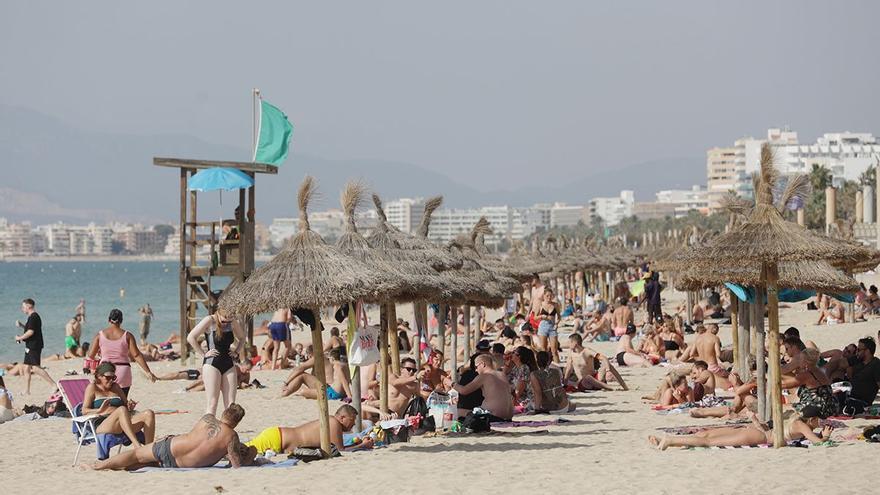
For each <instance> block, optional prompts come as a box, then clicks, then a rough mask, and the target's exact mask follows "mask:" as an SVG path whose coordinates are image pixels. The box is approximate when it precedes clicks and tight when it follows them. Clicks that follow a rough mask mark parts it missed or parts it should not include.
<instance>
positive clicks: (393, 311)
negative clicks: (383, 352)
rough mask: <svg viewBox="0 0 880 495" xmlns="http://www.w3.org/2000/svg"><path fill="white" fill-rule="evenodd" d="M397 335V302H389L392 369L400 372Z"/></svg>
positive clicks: (389, 338) (396, 372) (396, 373)
mask: <svg viewBox="0 0 880 495" xmlns="http://www.w3.org/2000/svg"><path fill="white" fill-rule="evenodd" d="M398 340H399V339H398V335H397V304H395V303H393V302H390V303H388V347H390V348H391V371H393V372H394V374H395V375H399V374H400V342H398Z"/></svg>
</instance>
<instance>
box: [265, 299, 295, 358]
mask: <svg viewBox="0 0 880 495" xmlns="http://www.w3.org/2000/svg"><path fill="white" fill-rule="evenodd" d="M291 321H292V319H291V315H290V309H288V308H281V309H278V310H276V311H275V312H274V313H272V321H271V322H270V323H269V338H271V339H272V343H273V344H274V347H273V348H272V361H271V362H270V363H269V369H270V370H274V369H275V366H276V365H277V363H278V354H279V351H280V350H281V344H282V343H284V354H281V357H287V356H289V355H290V330H289V329H288V328H287V324H288V323H290V322H291Z"/></svg>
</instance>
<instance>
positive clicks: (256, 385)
mask: <svg viewBox="0 0 880 495" xmlns="http://www.w3.org/2000/svg"><path fill="white" fill-rule="evenodd" d="M251 385H252V386H253V387H254V388H266V386H265V385H263V384H262V383H260V381H259V380H257V379H256V378H254V379H253V381H251Z"/></svg>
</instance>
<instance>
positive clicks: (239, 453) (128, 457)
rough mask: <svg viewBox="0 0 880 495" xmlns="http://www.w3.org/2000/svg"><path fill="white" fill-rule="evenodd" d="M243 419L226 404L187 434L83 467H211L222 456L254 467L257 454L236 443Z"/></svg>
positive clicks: (235, 463) (234, 407)
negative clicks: (222, 408)
mask: <svg viewBox="0 0 880 495" xmlns="http://www.w3.org/2000/svg"><path fill="white" fill-rule="evenodd" d="M243 417H244V409H242V407H241V406H240V405H238V404H235V403H232V404H229V407H227V408H226V410H225V411H223V415H221V416H220V419H219V420H218V419H217V418H216V417H215V416H214V415H213V414H205V415H204V416H202V417H201V419H199V422H198V423H196V425H195V426H194V427H193V429H192V430H191V431H190V432H189V433H185V434H183V435H177V436H174V435H169V436H167V437H165V438H163V439H161V440H158V441H156V442H153V443H149V444H146V445H143V446H141V447H138V448H136V449H132V450H128V451H126V452H123V453H121V454H117V455H115V456H113V457H111V458H109V459H107V460H106V461H98V462H96V463H95V464H93V465H91V466H89V465H84V466H83V467H85V468H92V469H97V470H129V471H135V470H138V469H140V468H142V467H146V466H155V467H162V468H198V467H210V466H213V465H214V464H217V462H219V461H220V460H221V459H223V458H224V457H226V458H228V459H229V464H230V465H231V466H232V467H234V468H237V467H241V466H249V465H251V464H253V462H254V457H255V456H256V454H257V451H256V449H255V448H253V447H247V446H245V445H243V444H242V443H241V442H240V441H239V440H238V433H236V432H235V427H236V426H238V423H240V422H241V419H242V418H243Z"/></svg>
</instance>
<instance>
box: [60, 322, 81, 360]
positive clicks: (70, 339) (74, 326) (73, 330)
mask: <svg viewBox="0 0 880 495" xmlns="http://www.w3.org/2000/svg"><path fill="white" fill-rule="evenodd" d="M81 335H82V317H81V316H80V315H75V316H74V317H73V318H71V319H70V321H68V322H67V324H66V325H64V349H65V353H64V356H65V357H82V356H83V352H82V348H80V344H79V339H80V336H81ZM68 354H72V355H70V356H69V355H68Z"/></svg>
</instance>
